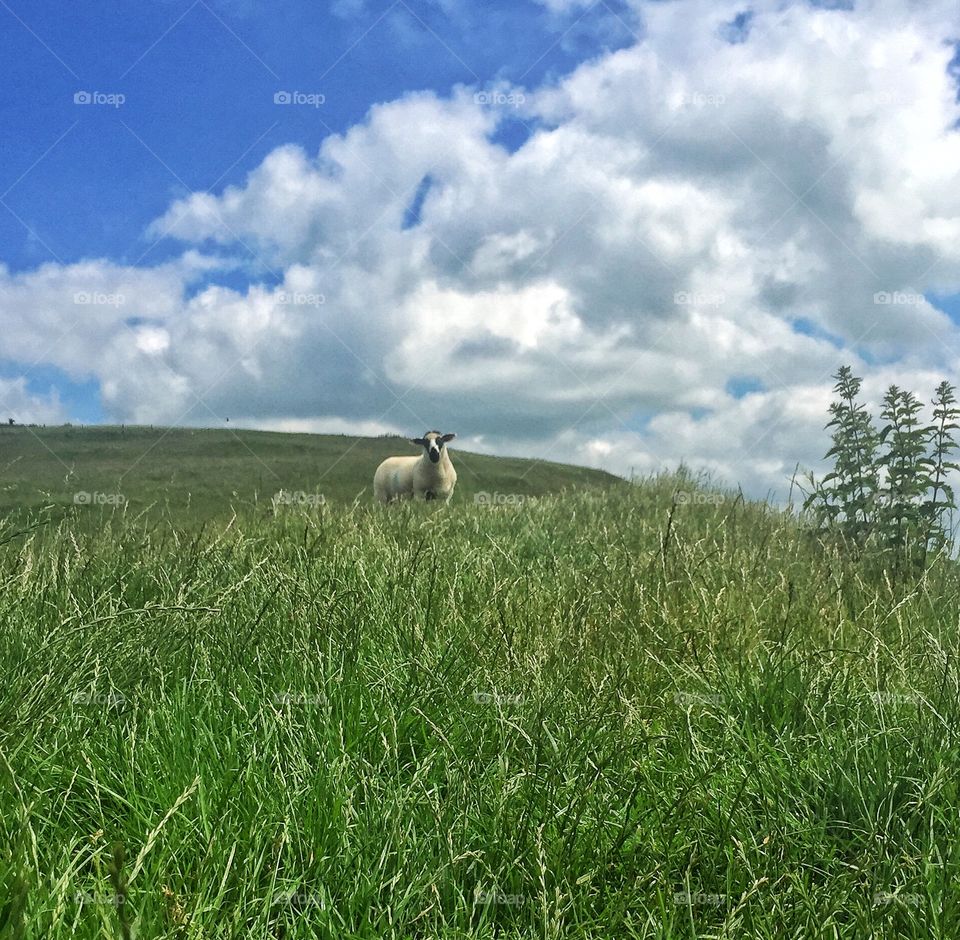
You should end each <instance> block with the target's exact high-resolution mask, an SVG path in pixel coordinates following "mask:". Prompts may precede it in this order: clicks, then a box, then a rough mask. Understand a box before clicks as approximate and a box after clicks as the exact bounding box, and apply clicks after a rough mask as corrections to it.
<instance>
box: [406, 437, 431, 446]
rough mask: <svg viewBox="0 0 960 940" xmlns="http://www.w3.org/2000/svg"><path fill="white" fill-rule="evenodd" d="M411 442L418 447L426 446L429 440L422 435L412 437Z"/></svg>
mask: <svg viewBox="0 0 960 940" xmlns="http://www.w3.org/2000/svg"><path fill="white" fill-rule="evenodd" d="M410 443H411V444H413V445H414V446H416V447H426V446H427V442H426V441H425V440H424V439H423V438H422V437H411V438H410Z"/></svg>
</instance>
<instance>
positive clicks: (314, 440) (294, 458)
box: [0, 426, 622, 524]
mask: <svg viewBox="0 0 960 940" xmlns="http://www.w3.org/2000/svg"><path fill="white" fill-rule="evenodd" d="M418 433H420V432H418ZM451 452H452V456H453V460H454V463H455V464H456V467H457V473H458V481H457V491H456V496H455V498H456V500H457V501H458V502H463V501H473V499H474V497H475V496H476V495H477V494H478V493H487V494H490V495H491V496H493V494H501V498H503V497H508V496H509V495H516V496H518V497H522V496H542V495H544V494H546V493H555V492H559V491H560V490H562V489H564V488H569V487H578V488H582V487H608V486H611V485H616V484H617V483H619V482H622V481H621V480H619V478H617V477H614V476H612V475H611V474H608V473H604V472H602V471H600V470H591V469H588V468H584V467H571V466H567V465H564V464H558V463H551V462H549V461H539V460H519V459H510V458H502V457H489V456H484V455H482V454H470V453H465V452H463V451H460V450H458V449H456V445H453V447H452V451H451ZM417 453H418V448H416V447H414V446H413V445H412V444H410V443H409V442H408V441H406V440H404V439H402V438H396V437H379V438H369V437H346V436H342V435H333V434H330V435H320V434H281V433H275V432H270V431H230V430H210V429H200V430H191V429H185V428H146V427H126V428H121V427H109V426H103V427H69V426H66V427H51V428H39V427H14V428H10V427H0V515H2V514H4V513H9V512H10V511H12V510H15V509H22V508H24V507H29V508H36V507H39V506H42V505H52V506H58V507H68V506H72V505H74V500H75V496H76V495H77V494H78V493H80V494H89V495H90V496H91V501H90V502H89V503H87V504H85V505H86V508H88V509H89V508H95V506H96V505H97V503H96V499H98V498H99V499H100V500H101V503H100V504H99V505H101V506H102V507H104V508H108V509H109V508H112V506H113V505H114V504H117V503H118V500H117V499H116V497H120V498H121V500H122V503H121V504H122V505H124V506H125V509H124V512H125V513H126V514H127V515H133V516H135V515H137V514H138V513H141V512H144V511H146V512H147V513H148V514H149V515H151V516H152V517H157V516H164V517H166V518H167V519H172V520H174V521H175V522H177V523H180V524H190V523H192V522H195V521H198V520H211V519H218V518H224V517H228V516H229V515H230V514H231V513H232V512H233V511H236V512H237V513H238V514H243V513H250V512H252V513H257V512H260V513H263V512H267V511H271V510H272V508H273V497H274V496H275V495H276V494H277V493H279V492H280V491H284V492H286V493H288V494H289V493H294V494H304V495H305V496H322V497H323V498H325V499H327V500H330V501H332V502H341V503H342V502H352V501H353V500H357V499H359V500H361V501H362V500H370V499H372V496H373V487H372V481H373V472H374V470H376V468H377V465H378V464H379V463H380V461H381V460H383V459H384V458H385V457H390V456H393V455H395V454H407V455H414V456H415V455H416V454H417ZM81 498H82V497H81Z"/></svg>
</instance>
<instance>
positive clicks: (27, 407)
mask: <svg viewBox="0 0 960 940" xmlns="http://www.w3.org/2000/svg"><path fill="white" fill-rule="evenodd" d="M11 418H12V419H13V420H14V421H15V422H16V423H17V424H62V423H63V422H64V421H65V420H66V418H67V413H66V411H65V409H64V407H63V405H62V404H61V402H60V395H59V393H58V392H57V390H56V389H55V388H51V389H48V390H47V392H46V393H42V394H35V393H33V392H31V391H30V390H29V389H28V388H27V381H26V379H25V378H23V377H18V378H15V379H4V378H0V420H2V422H3V423H4V424H6V423H7V421H8V420H9V419H11Z"/></svg>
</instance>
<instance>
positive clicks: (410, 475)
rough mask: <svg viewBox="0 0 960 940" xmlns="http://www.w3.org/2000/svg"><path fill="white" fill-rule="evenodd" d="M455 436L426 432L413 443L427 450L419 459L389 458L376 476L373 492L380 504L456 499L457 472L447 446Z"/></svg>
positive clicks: (374, 477) (381, 465) (378, 469)
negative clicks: (402, 500)
mask: <svg viewBox="0 0 960 940" xmlns="http://www.w3.org/2000/svg"><path fill="white" fill-rule="evenodd" d="M456 436H457V435H456V434H441V433H440V432H439V431H427V433H426V434H424V435H423V437H415V438H412V439H411V441H410V443H411V444H416V445H417V446H418V447H422V448H423V449H424V451H423V453H422V454H421V455H420V456H419V457H387V459H386V460H384V461H383V463H382V464H380V466H379V467H377V472H376V473H375V474H374V475H373V493H374V496H376V498H377V499H379V500H380V502H381V503H389V502H392V501H393V500H395V499H443V500H448V499H450V497H451V496H453V488H454V487H455V486H456V485H457V471H456V470H454V469H453V462H452V461H451V460H450V454H449V453H448V452H447V448H446V445H447V444H448V443H449V442H450V441H452V440H453V439H454V438H455V437H456Z"/></svg>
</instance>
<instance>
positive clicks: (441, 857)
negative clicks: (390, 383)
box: [0, 455, 960, 940]
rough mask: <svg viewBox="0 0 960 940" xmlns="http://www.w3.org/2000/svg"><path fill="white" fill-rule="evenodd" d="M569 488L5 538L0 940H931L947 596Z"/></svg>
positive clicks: (89, 521)
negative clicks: (479, 498)
mask: <svg viewBox="0 0 960 940" xmlns="http://www.w3.org/2000/svg"><path fill="white" fill-rule="evenodd" d="M454 459H455V460H457V455H455V457H454ZM469 459H470V458H469V457H468V458H467V460H469ZM487 459H489V460H491V461H495V458H487ZM19 465H20V464H15V466H19ZM458 466H460V463H459V462H458ZM489 466H490V467H491V468H492V467H494V464H490V465H489ZM548 469H549V468H548ZM82 472H85V471H84V469H83V467H82V466H80V465H78V467H77V473H78V474H80V473H82ZM303 472H304V474H307V471H306V470H304V471H303ZM504 472H505V473H506V474H507V477H506V478H505V479H506V480H507V481H509V475H510V474H512V473H513V472H514V470H513V469H512V468H510V467H506V468H505V469H504ZM542 472H544V473H545V472H547V471H542ZM555 472H556V473H557V474H559V476H558V477H557V478H556V479H555V480H554V482H557V481H558V480H559V478H560V477H562V476H563V473H562V472H561V470H560V469H557V470H556V471H555ZM570 472H571V473H573V474H574V475H575V476H581V477H582V479H581V483H580V485H578V483H577V481H576V480H574V481H572V482H571V481H567V482H568V485H565V486H562V487H560V488H559V489H557V490H556V491H549V488H548V487H544V491H543V492H541V493H536V492H534V491H533V490H534V489H535V487H534V485H533V484H529V481H530V478H531V477H532V476H533V474H532V473H531V474H529V475H528V476H527V477H526V478H525V479H526V483H527V484H528V485H530V489H531V491H530V492H526V493H523V494H519V495H517V498H514V499H511V500H501V501H496V500H490V501H486V502H477V501H475V499H474V498H472V496H471V495H470V487H474V489H475V491H479V492H484V491H488V490H489V491H491V492H500V493H505V494H506V493H512V492H513V491H511V490H509V489H506V488H505V487H506V486H508V485H509V482H506V483H505V482H504V478H497V477H496V476H493V475H488V476H482V475H479V474H478V476H477V478H476V479H475V480H472V481H471V479H470V477H469V475H465V474H462V475H461V479H462V480H463V482H464V483H465V484H467V485H466V486H465V487H464V489H463V490H462V491H461V490H460V489H458V492H457V495H456V497H455V498H454V501H453V502H452V503H451V504H449V505H446V506H439V505H435V504H404V505H398V506H391V507H386V508H384V507H379V506H375V505H373V504H372V502H371V500H370V498H369V493H368V494H367V497H366V498H364V499H356V498H352V497H351V498H346V497H347V496H349V494H347V493H345V498H342V499H330V500H328V501H326V502H324V503H322V504H319V505H289V506H286V505H285V506H282V507H280V508H279V509H278V510H277V511H271V512H265V511H264V507H263V506H262V505H260V504H259V503H256V504H254V503H249V502H248V503H246V504H243V505H239V501H238V505H234V506H232V507H231V506H230V504H229V502H228V503H227V508H228V509H230V510H231V511H230V512H227V513H226V514H224V515H222V516H217V515H216V514H215V513H214V512H213V510H212V509H211V512H210V517H209V520H208V521H206V522H205V523H204V524H203V525H201V526H191V525H188V524H187V522H186V521H185V518H186V517H169V512H168V510H167V509H163V512H162V513H161V516H160V517H158V516H156V515H153V514H151V513H149V512H134V511H132V510H131V509H130V508H129V507H127V508H126V509H118V508H115V507H107V506H97V505H90V506H71V505H67V504H60V503H56V504H50V501H49V494H48V495H47V496H46V497H42V498H38V500H37V502H36V504H30V505H27V506H26V508H22V507H21V508H19V509H13V508H11V509H10V510H9V511H8V512H7V514H6V516H5V517H4V518H3V520H2V521H0V579H2V591H0V807H2V813H0V935H3V936H10V937H31V938H52V940H53V938H68V937H80V938H94V937H96V938H128V937H140V938H152V937H164V938H233V937H237V938H248V937H250V938H261V937H264V938H267V937H269V938H313V937H317V938H374V937H396V938H424V940H426V938H468V937H469V938H474V937H476V938H494V937H497V938H521V937H522V938H544V940H548V938H560V937H575V938H592V937H596V938H601V937H610V938H640V937H676V938H688V937H689V938H692V937H699V938H707V937H711V938H716V937H723V938H739V937H762V938H768V937H769V938H774V937H777V938H779V937H844V938H854V937H916V938H921V937H922V938H928V937H942V938H948V937H956V936H958V935H960V905H958V902H960V892H958V876H960V857H958V856H960V817H958V805H960V798H958V796H960V795H958V792H957V791H958V784H957V774H956V768H957V766H958V762H960V753H958V740H957V729H958V718H960V705H958V702H960V698H958V674H957V628H958V619H960V578H958V574H957V569H956V566H955V564H953V563H951V562H947V561H941V562H938V563H937V564H934V565H933V566H932V567H931V568H930V569H929V570H928V571H927V572H926V573H925V574H924V575H923V577H922V578H919V579H917V580H915V581H913V582H911V583H910V584H901V583H894V582H892V581H891V580H890V579H886V578H884V577H882V576H881V577H877V576H876V575H875V574H873V573H868V572H866V571H865V570H863V569H861V568H860V567H859V566H858V565H857V564H856V563H854V562H853V561H851V560H850V559H848V558H846V557H844V556H843V555H841V554H837V553H832V552H830V551H827V550H824V549H823V548H821V547H819V546H818V545H817V544H816V542H815V540H814V539H812V538H811V537H810V536H809V535H808V534H807V533H805V532H804V530H803V529H802V528H801V527H800V525H799V524H798V522H797V520H796V517H795V516H793V515H791V514H789V513H786V512H782V511H780V510H778V509H776V508H774V507H771V506H768V505H765V504H763V503H755V502H750V501H744V500H743V498H742V497H740V496H738V495H735V494H732V493H726V492H722V491H719V490H716V489H714V488H711V487H710V486H709V485H708V484H707V483H706V482H705V481H702V480H697V479H693V478H691V477H690V476H689V475H686V474H680V475H675V476H661V477H658V478H655V479H649V480H645V481H637V482H635V483H632V484H628V483H626V482H616V481H608V480H603V481H602V482H603V485H600V484H601V478H600V477H589V473H588V472H583V473H581V471H570ZM491 473H492V470H491ZM104 479H105V481H106V483H110V482H111V478H108V477H104ZM244 479H245V478H244ZM304 479H306V480H307V482H304V483H303V484H302V485H303V486H304V487H306V486H307V484H308V483H309V479H307V477H305V478H304ZM535 483H536V478H534V484H535ZM72 485H73V483H72V482H71V483H69V484H68V487H69V486H72ZM98 485H99V484H98ZM290 485H301V484H300V483H297V481H296V480H294V479H293V478H291V480H290ZM17 486H18V487H19V488H20V489H19V490H18V492H19V493H20V495H21V496H22V495H23V493H24V490H25V486H26V484H25V483H24V482H23V481H22V480H18V481H17ZM311 490H312V487H311ZM8 493H9V491H8ZM521 496H522V497H524V498H521ZM530 497H535V498H530ZM44 500H46V501H44ZM174 504H175V505H180V503H177V502H176V500H174V499H173V496H172V495H171V496H170V503H169V505H174ZM207 504H208V505H209V502H208V503H207ZM161 509H162V507H161ZM163 513H167V516H168V517H164V516H163Z"/></svg>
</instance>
